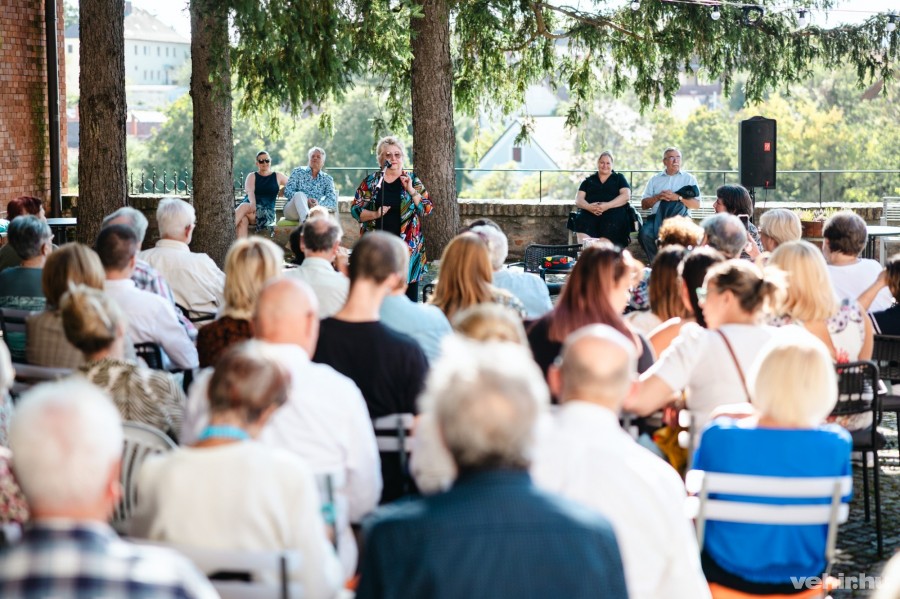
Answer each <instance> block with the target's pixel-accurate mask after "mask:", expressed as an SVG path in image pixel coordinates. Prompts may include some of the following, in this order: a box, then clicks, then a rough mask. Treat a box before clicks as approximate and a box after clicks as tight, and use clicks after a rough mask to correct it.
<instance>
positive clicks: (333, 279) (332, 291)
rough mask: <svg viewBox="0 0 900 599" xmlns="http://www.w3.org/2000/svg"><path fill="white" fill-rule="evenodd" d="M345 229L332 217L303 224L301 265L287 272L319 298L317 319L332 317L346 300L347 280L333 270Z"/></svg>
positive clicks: (313, 219)
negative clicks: (302, 256) (302, 282)
mask: <svg viewBox="0 0 900 599" xmlns="http://www.w3.org/2000/svg"><path fill="white" fill-rule="evenodd" d="M343 234H344V232H343V231H342V230H341V225H340V224H339V223H338V222H337V221H336V220H335V219H333V218H330V217H325V218H312V219H309V220H308V221H306V222H305V223H303V226H302V229H301V232H300V247H301V249H302V250H303V255H304V258H303V264H301V265H300V266H298V267H297V268H294V269H291V270H289V271H287V272H286V273H285V274H286V275H287V276H289V277H294V278H297V279H300V280H301V281H304V282H305V283H307V284H308V285H309V286H310V287H311V288H312V290H313V293H315V294H316V298H317V299H318V300H319V301H318V304H319V318H328V317H329V316H334V315H335V314H336V313H337V312H338V311H339V310H340V309H341V308H343V307H344V302H346V301H347V293H348V292H349V291H350V279H348V278H347V277H346V276H345V275H344V274H343V273H340V272H338V271H336V270H335V269H334V266H333V264H334V261H335V258H337V256H338V252H339V251H340V249H341V237H342V236H343Z"/></svg>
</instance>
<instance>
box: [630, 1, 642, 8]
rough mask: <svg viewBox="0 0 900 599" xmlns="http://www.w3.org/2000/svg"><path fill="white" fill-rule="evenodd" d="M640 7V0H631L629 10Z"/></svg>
mask: <svg viewBox="0 0 900 599" xmlns="http://www.w3.org/2000/svg"><path fill="white" fill-rule="evenodd" d="M640 8H641V2H640V0H632V2H631V10H638V9H640Z"/></svg>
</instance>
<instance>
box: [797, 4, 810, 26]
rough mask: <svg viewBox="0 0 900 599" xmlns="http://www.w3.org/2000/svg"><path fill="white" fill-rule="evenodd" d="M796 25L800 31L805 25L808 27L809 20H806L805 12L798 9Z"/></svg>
mask: <svg viewBox="0 0 900 599" xmlns="http://www.w3.org/2000/svg"><path fill="white" fill-rule="evenodd" d="M797 24H798V25H799V26H800V29H803V28H804V27H806V26H807V25H809V20H808V19H807V18H806V10H804V9H802V8H801V9H800V11H799V13H798V15H797Z"/></svg>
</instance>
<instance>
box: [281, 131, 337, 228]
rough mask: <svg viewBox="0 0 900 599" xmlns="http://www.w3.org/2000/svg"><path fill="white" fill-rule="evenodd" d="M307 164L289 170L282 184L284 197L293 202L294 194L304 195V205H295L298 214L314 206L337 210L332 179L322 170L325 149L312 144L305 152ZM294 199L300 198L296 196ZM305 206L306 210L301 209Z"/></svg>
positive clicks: (335, 193) (286, 213) (286, 214)
mask: <svg viewBox="0 0 900 599" xmlns="http://www.w3.org/2000/svg"><path fill="white" fill-rule="evenodd" d="M306 157H307V160H308V164H307V165H306V166H298V167H297V168H295V169H294V170H292V171H291V176H290V178H288V182H287V185H285V186H284V197H286V198H287V199H288V201H289V202H294V203H296V201H295V198H294V194H296V193H301V194H303V195H305V196H306V206H297V212H298V216H299V214H301V213H303V212H306V210H311V209H313V208H315V207H316V206H323V207H325V208H327V209H328V210H330V211H331V212H337V192H336V191H335V190H334V179H333V178H332V176H331V175H329V174H328V173H326V172H323V171H322V169H323V168H325V150H323V149H322V148H320V147H318V146H313V147H311V148H310V149H309V152H307V153H306ZM296 199H300V196H298V197H297V198H296ZM303 208H305V209H306V210H302V209H303ZM285 218H288V208H287V206H285Z"/></svg>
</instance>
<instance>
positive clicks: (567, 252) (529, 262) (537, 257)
mask: <svg viewBox="0 0 900 599" xmlns="http://www.w3.org/2000/svg"><path fill="white" fill-rule="evenodd" d="M581 249H582V245H581V244H573V245H540V244H536V243H533V244H531V245H529V246H527V247H526V248H525V258H524V261H525V272H533V273H539V272H541V268H543V264H544V258H546V257H548V256H569V257H570V258H578V252H580V251H581Z"/></svg>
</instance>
